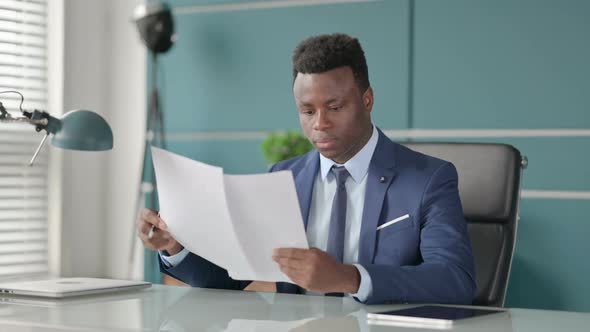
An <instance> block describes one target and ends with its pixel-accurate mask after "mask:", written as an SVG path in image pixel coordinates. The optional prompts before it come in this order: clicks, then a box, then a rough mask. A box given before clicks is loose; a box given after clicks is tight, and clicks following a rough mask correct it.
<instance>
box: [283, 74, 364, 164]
mask: <svg viewBox="0 0 590 332" xmlns="http://www.w3.org/2000/svg"><path fill="white" fill-rule="evenodd" d="M293 94H294V96H295V103H296V104H297V109H298V110H299V121H300V123H301V128H302V129H303V132H304V133H305V136H307V138H308V139H309V141H310V142H311V143H312V144H313V146H314V147H315V148H316V149H317V150H318V151H319V152H320V153H321V154H322V155H323V156H324V157H326V158H329V159H332V160H334V161H335V162H337V163H339V164H344V163H345V162H346V161H348V160H349V159H350V158H352V157H353V156H354V155H355V154H356V153H357V152H358V151H359V150H360V149H362V147H363V146H364V145H365V144H366V143H367V141H368V140H369V138H370V137H371V134H372V126H371V109H372V107H373V91H372V89H371V88H369V89H367V91H360V89H359V87H358V86H357V84H356V82H355V80H354V75H353V73H352V69H351V68H350V67H339V68H336V69H332V70H330V71H327V72H324V73H320V74H302V73H298V74H297V76H296V78H295V82H294V84H293Z"/></svg>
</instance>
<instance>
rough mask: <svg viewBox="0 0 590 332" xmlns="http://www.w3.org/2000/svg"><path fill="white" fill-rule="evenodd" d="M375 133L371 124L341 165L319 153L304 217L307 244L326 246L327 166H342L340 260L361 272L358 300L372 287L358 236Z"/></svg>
mask: <svg viewBox="0 0 590 332" xmlns="http://www.w3.org/2000/svg"><path fill="white" fill-rule="evenodd" d="M378 139H379V134H378V132H377V129H375V127H374V126H373V134H372V135H371V138H370V139H369V141H368V142H367V144H365V146H364V147H363V148H362V149H361V150H360V151H359V152H357V154H356V155H354V157H352V158H350V159H349V160H348V161H347V162H346V163H344V165H340V164H336V163H335V162H334V161H333V160H331V159H328V158H326V157H324V156H322V155H321V154H320V172H319V173H318V175H317V176H316V179H315V183H314V187H313V194H312V198H311V207H310V210H309V218H308V221H307V241H308V243H309V246H310V247H316V248H318V249H320V250H323V251H326V249H327V248H328V232H329V230H330V215H331V212H332V202H333V201H334V195H335V194H336V187H337V185H336V179H335V176H334V174H333V173H332V172H330V170H331V169H332V166H333V165H336V166H344V167H346V170H347V171H348V173H350V176H349V177H348V178H347V179H346V183H345V186H346V228H345V231H344V252H343V258H342V262H343V263H344V264H354V266H355V267H356V268H357V270H358V271H359V274H360V276H361V283H360V286H359V290H358V292H357V293H356V294H351V296H354V297H356V298H357V299H359V300H360V301H364V300H366V299H367V298H368V297H369V296H370V295H371V292H372V290H373V287H372V282H371V277H370V276H369V273H368V272H367V270H366V269H365V268H364V267H362V266H361V265H360V264H357V263H358V255H359V239H360V235H361V223H362V219H363V208H364V205H365V191H366V189H367V174H368V173H369V164H370V163H371V158H372V157H373V152H375V147H376V146H377V140H378Z"/></svg>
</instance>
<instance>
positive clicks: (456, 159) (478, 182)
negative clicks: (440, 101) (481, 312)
mask: <svg viewBox="0 0 590 332" xmlns="http://www.w3.org/2000/svg"><path fill="white" fill-rule="evenodd" d="M403 145H405V146H407V147H409V148H410V149H412V150H415V151H419V152H422V153H425V154H428V155H431V156H435V157H438V158H441V159H444V160H447V161H450V162H452V163H453V164H454V165H455V167H456V168H457V172H458V174H459V195H460V196H461V202H462V204H463V211H464V213H465V218H466V219H467V227H468V229H469V236H470V239H471V244H472V246H473V255H474V259H475V272H476V278H477V296H476V298H475V301H474V304H477V305H485V306H496V307H502V306H504V300H505V298H506V289H507V287H508V277H509V276H510V266H511V263H512V255H513V253H514V245H515V242H516V229H517V225H518V218H519V217H518V210H519V201H520V184H521V176H522V170H523V169H524V168H525V167H526V165H527V160H526V158H523V157H521V154H520V152H519V151H518V150H517V149H516V148H514V147H513V146H511V145H506V144H494V143H430V142H420V143H403Z"/></svg>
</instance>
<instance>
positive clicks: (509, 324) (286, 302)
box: [0, 285, 590, 332]
mask: <svg viewBox="0 0 590 332" xmlns="http://www.w3.org/2000/svg"><path fill="white" fill-rule="evenodd" d="M403 307H407V306H401V305H380V306H365V305H362V304H359V303H357V302H355V301H354V300H352V299H350V298H334V297H323V296H306V295H290V294H274V293H250V292H240V291H225V290H209V289H198V288H188V287H175V286H163V285H153V286H152V287H151V288H148V289H145V290H141V291H136V292H127V293H119V294H113V295H95V296H84V297H79V298H73V299H66V300H54V301H52V300H43V299H30V298H29V299H26V298H22V297H20V298H19V297H13V296H0V331H64V330H69V331H244V332H248V331H273V332H275V331H293V332H302V331H306V332H313V331H339V332H349V331H350V332H356V331H358V332H363V331H374V332H379V331H411V332H417V331H423V330H418V329H414V328H398V327H395V328H394V327H384V326H371V325H367V324H366V319H365V317H366V313H367V312H372V311H381V310H386V309H397V308H403ZM589 327H590V313H573V312H561V311H544V310H528V309H511V310H510V311H509V313H507V314H500V315H498V316H495V315H492V316H489V317H480V318H476V319H474V320H472V321H464V322H459V323H457V324H456V325H455V327H454V331H490V332H491V331H494V332H508V331H525V332H526V331H541V332H542V331H547V332H549V331H551V332H554V331H559V332H566V331H588V330H589Z"/></svg>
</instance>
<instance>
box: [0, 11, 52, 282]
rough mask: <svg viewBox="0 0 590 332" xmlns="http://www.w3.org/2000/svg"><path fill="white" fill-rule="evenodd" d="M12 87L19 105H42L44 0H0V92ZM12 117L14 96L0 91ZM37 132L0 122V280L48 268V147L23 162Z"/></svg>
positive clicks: (16, 113) (33, 146) (16, 108)
mask: <svg viewBox="0 0 590 332" xmlns="http://www.w3.org/2000/svg"><path fill="white" fill-rule="evenodd" d="M6 90H16V91H18V92H20V93H22V94H23V95H24V97H25V102H24V104H23V108H25V109H28V110H32V109H42V110H47V4H46V0H2V1H0V91H6ZM0 101H1V102H2V104H3V105H4V107H5V108H6V110H7V111H8V112H10V113H11V114H12V115H13V116H20V111H19V104H20V102H21V99H20V96H19V95H17V94H0ZM42 136H43V134H42V133H39V134H36V133H35V131H34V129H33V128H32V126H31V125H24V124H23V125H15V124H2V123H0V280H2V279H5V278H11V277H25V276H32V275H37V274H46V273H47V272H48V254H47V250H48V238H47V234H48V231H47V224H48V223H47V176H48V174H47V173H48V164H47V162H48V155H47V154H48V149H43V150H42V152H41V153H40V154H39V156H38V157H37V160H36V161H35V164H34V165H33V166H32V167H29V166H27V164H28V161H29V160H30V158H31V157H32V155H33V153H34V152H35V149H36V147H37V145H38V144H39V142H40V140H41V138H42Z"/></svg>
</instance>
